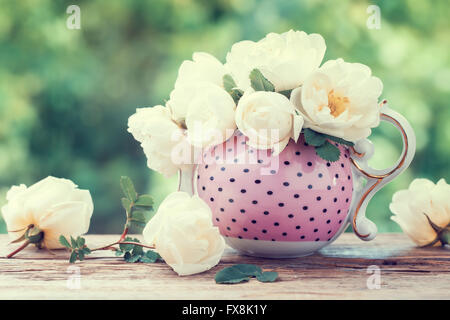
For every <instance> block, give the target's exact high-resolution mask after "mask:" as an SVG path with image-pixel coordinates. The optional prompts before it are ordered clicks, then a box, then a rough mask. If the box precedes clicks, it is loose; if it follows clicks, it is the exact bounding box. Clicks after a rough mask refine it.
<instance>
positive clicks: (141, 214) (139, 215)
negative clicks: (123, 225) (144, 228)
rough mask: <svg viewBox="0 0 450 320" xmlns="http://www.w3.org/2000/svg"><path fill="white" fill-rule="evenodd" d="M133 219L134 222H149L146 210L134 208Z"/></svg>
mask: <svg viewBox="0 0 450 320" xmlns="http://www.w3.org/2000/svg"><path fill="white" fill-rule="evenodd" d="M131 220H132V221H133V222H141V223H145V222H147V217H146V216H145V211H142V210H133V212H132V213H131Z"/></svg>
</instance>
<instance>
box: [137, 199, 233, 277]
mask: <svg viewBox="0 0 450 320" xmlns="http://www.w3.org/2000/svg"><path fill="white" fill-rule="evenodd" d="M143 235H144V239H145V241H146V242H147V243H149V244H150V245H154V246H155V249H156V251H157V252H158V253H159V254H160V255H161V257H162V258H163V259H164V261H165V262H166V263H167V264H168V265H169V266H171V267H172V269H173V270H174V271H175V272H176V273H178V274H179V275H190V274H195V273H200V272H204V271H206V270H209V269H211V268H212V267H214V266H215V265H217V264H218V263H219V261H220V258H221V257H222V254H223V251H224V249H225V241H224V239H223V238H222V236H221V235H220V233H219V230H218V228H217V227H215V226H213V224H212V213H211V209H210V208H209V207H208V205H207V204H206V203H205V202H204V201H203V200H202V199H200V198H199V197H198V196H193V197H191V196H190V195H188V194H187V193H185V192H174V193H172V194H170V195H169V196H168V197H167V198H166V199H165V200H164V201H163V202H162V203H161V205H160V206H159V208H158V211H157V213H156V214H155V216H154V217H153V218H152V220H150V221H149V222H148V224H147V226H146V227H145V229H144V232H143Z"/></svg>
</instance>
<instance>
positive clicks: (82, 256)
mask: <svg viewBox="0 0 450 320" xmlns="http://www.w3.org/2000/svg"><path fill="white" fill-rule="evenodd" d="M78 259H80V261H83V260H84V251H83V250H79V251H78Z"/></svg>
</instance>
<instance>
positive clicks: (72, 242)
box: [70, 236, 78, 248]
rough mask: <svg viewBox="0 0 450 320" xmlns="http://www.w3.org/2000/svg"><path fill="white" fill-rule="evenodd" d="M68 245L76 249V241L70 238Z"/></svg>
mask: <svg viewBox="0 0 450 320" xmlns="http://www.w3.org/2000/svg"><path fill="white" fill-rule="evenodd" d="M70 243H71V245H72V248H77V245H78V244H77V240H75V239H74V238H73V237H72V236H70Z"/></svg>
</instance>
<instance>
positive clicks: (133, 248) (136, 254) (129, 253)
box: [115, 237, 163, 263]
mask: <svg viewBox="0 0 450 320" xmlns="http://www.w3.org/2000/svg"><path fill="white" fill-rule="evenodd" d="M123 242H126V243H121V244H119V250H117V251H116V253H115V254H116V256H117V257H120V256H123V259H124V260H125V261H126V262H129V263H135V262H143V263H155V262H157V261H163V259H162V258H161V256H160V255H159V254H158V253H157V252H155V251H153V250H147V251H144V249H143V248H142V247H141V246H139V243H140V241H139V239H136V238H131V237H126V238H125V240H124V241H123ZM128 242H133V243H128Z"/></svg>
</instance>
